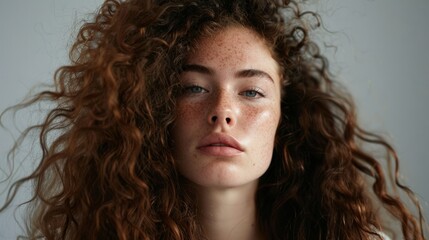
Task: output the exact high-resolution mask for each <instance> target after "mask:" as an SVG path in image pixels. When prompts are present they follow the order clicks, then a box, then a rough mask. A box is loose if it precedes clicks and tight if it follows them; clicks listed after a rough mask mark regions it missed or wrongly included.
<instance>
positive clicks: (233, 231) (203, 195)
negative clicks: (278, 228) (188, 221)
mask: <svg viewBox="0 0 429 240" xmlns="http://www.w3.org/2000/svg"><path fill="white" fill-rule="evenodd" d="M257 185H258V183H257V182H256V181H255V182H252V183H250V184H247V185H244V186H240V187H234V188H205V187H196V189H195V193H196V197H197V201H198V203H197V205H198V213H197V214H198V218H199V221H200V223H201V224H202V227H203V230H204V233H205V234H206V235H207V237H208V239H209V240H217V239H222V240H228V239H234V240H242V239H243V240H244V239H246V240H259V239H263V238H262V237H261V232H260V229H259V226H258V224H257V218H256V204H255V196H256V190H257Z"/></svg>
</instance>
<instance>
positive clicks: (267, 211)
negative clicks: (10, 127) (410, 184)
mask: <svg viewBox="0 0 429 240" xmlns="http://www.w3.org/2000/svg"><path fill="white" fill-rule="evenodd" d="M303 16H313V17H314V18H315V19H317V15H316V14H314V13H311V12H301V11H300V10H299V8H298V5H297V4H296V3H295V2H293V1H286V0H285V1H277V0H272V1H269V0H265V1H259V0H254V1H244V0H243V1H227V0H214V1H198V0H173V1H161V0H157V1H155V0H154V1H141V0H127V1H115V0H108V1H106V2H105V3H104V4H103V6H102V7H101V9H100V11H99V13H98V15H97V16H96V18H95V20H94V22H89V23H86V24H84V26H83V27H82V28H81V30H80V32H79V35H78V37H77V40H76V42H75V44H74V45H73V47H72V50H71V56H72V64H70V65H68V66H63V67H61V68H60V69H59V70H58V71H57V74H56V75H55V80H56V81H55V88H54V89H51V90H47V91H45V92H41V93H40V94H38V95H36V96H35V97H34V98H33V99H32V100H30V101H29V102H27V103H25V104H24V105H25V106H28V105H30V104H33V103H37V102H39V101H42V100H46V99H48V100H52V101H53V102H54V103H55V107H54V108H53V109H52V110H51V111H50V113H49V115H48V116H47V118H46V120H45V121H44V123H43V124H41V125H38V126H35V127H33V128H31V129H36V130H39V131H40V141H41V146H42V151H43V155H42V159H41V161H40V164H39V165H38V167H37V168H36V169H35V171H34V172H33V173H32V174H31V175H30V176H28V177H26V178H24V179H22V180H20V181H18V182H17V183H16V184H15V185H14V186H13V188H18V187H19V186H20V184H21V183H23V182H27V181H32V182H34V186H35V189H34V190H35V192H34V197H33V199H32V200H31V201H30V203H29V204H31V206H32V209H34V210H33V212H32V213H31V214H30V215H31V216H32V217H31V222H29V232H28V236H29V238H30V239H36V238H44V239H210V240H213V239H234V240H240V239H246V240H247V239H383V238H385V237H384V236H385V235H384V233H388V234H391V235H392V236H393V237H396V238H399V239H425V237H424V234H423V232H424V230H423V223H424V222H423V219H422V217H421V216H420V217H414V216H413V215H412V214H411V213H410V211H409V210H408V209H407V207H406V204H405V203H404V202H403V200H401V198H399V196H397V195H395V194H393V193H394V192H395V191H396V190H402V191H403V192H405V193H407V194H409V196H411V199H413V198H412V197H413V194H412V192H411V191H410V190H409V189H408V188H406V187H404V186H402V185H400V184H399V183H398V181H397V179H396V177H393V179H389V178H387V177H385V176H386V175H389V174H391V175H392V176H396V175H397V172H395V173H393V174H392V173H386V172H385V171H384V170H383V168H382V162H381V161H382V159H376V158H375V157H373V156H372V155H371V154H370V153H367V152H366V151H365V150H364V146H365V145H366V144H376V145H380V146H381V147H384V148H386V149H387V150H388V152H389V154H390V155H389V156H388V157H387V161H389V159H390V156H393V157H394V160H395V164H397V159H396V158H395V156H396V155H395V152H394V150H393V149H392V148H391V147H390V145H389V144H388V143H386V142H385V141H384V140H382V139H381V138H380V137H378V136H376V135H374V134H371V133H369V132H366V131H364V130H363V129H362V128H361V127H360V126H359V125H358V124H357V122H356V116H355V112H354V107H353V104H352V101H351V100H350V99H349V98H348V97H347V95H345V94H343V93H341V92H340V91H339V90H338V89H337V88H336V86H335V82H334V81H333V80H332V78H331V76H330V75H329V73H328V69H327V67H326V66H327V61H326V59H325V58H324V57H323V56H321V55H320V54H319V51H318V48H317V45H316V44H315V43H313V42H312V41H311V40H310V39H309V37H308V31H309V29H308V27H307V23H306V22H305V21H304V20H303V19H304V17H303ZM59 132H60V134H58V133H59ZM52 139H53V140H52ZM12 192H13V191H12ZM12 198H13V194H12V195H11V196H10V198H9V200H11V199H12ZM415 204H416V206H417V208H418V209H420V208H419V206H418V204H417V202H415ZM7 205H8V203H6V205H5V207H7ZM392 224H393V225H392ZM395 224H396V225H395ZM392 226H399V227H398V229H392V228H395V227H392Z"/></svg>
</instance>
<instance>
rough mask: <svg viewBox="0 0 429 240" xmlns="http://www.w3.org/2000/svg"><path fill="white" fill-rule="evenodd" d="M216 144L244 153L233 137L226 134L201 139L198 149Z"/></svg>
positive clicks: (215, 134)
mask: <svg viewBox="0 0 429 240" xmlns="http://www.w3.org/2000/svg"><path fill="white" fill-rule="evenodd" d="M214 144H223V145H226V146H228V147H232V148H235V149H237V150H240V151H243V147H242V146H241V144H240V143H239V142H238V141H237V140H236V139H235V138H234V137H232V136H230V135H228V134H225V133H212V134H209V135H207V136H206V137H204V138H203V139H201V141H200V142H199V144H198V148H201V147H208V146H211V145H214Z"/></svg>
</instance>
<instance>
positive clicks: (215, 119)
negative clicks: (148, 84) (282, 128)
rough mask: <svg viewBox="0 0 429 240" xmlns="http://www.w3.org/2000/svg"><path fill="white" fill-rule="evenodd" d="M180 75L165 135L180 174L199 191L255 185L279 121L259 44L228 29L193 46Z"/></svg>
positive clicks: (269, 61) (271, 67)
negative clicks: (172, 116)
mask: <svg viewBox="0 0 429 240" xmlns="http://www.w3.org/2000/svg"><path fill="white" fill-rule="evenodd" d="M183 70H184V71H183V72H182V73H181V75H180V81H181V84H182V86H183V91H182V93H181V95H180V96H179V98H178V99H177V120H176V122H175V125H174V127H173V131H172V133H173V140H174V152H173V153H174V157H175V159H176V162H177V166H178V169H179V172H180V173H181V174H182V175H183V176H184V177H185V178H187V179H188V180H190V181H191V182H193V183H195V184H197V185H200V186H203V187H236V186H240V185H245V184H248V183H252V182H253V183H254V182H256V181H257V180H258V179H259V177H260V176H261V175H262V174H264V173H265V171H266V170H267V168H268V166H269V165H270V162H271V158H272V153H273V148H274V137H275V133H276V130H277V126H278V124H279V119H280V76H279V66H278V64H277V62H276V61H275V60H274V59H273V58H272V56H271V53H270V51H269V49H268V47H267V46H266V44H265V42H264V41H263V40H262V39H261V38H260V37H259V36H258V35H257V34H255V33H254V32H253V31H251V30H249V29H247V28H243V27H228V28H226V29H224V30H221V31H220V32H219V33H217V34H215V35H214V36H212V37H210V38H203V39H202V40H201V41H199V43H198V44H197V46H196V51H195V52H194V53H193V54H191V55H190V56H189V58H188V59H187V62H186V65H185V66H184V67H183Z"/></svg>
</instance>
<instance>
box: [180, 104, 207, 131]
mask: <svg viewBox="0 0 429 240" xmlns="http://www.w3.org/2000/svg"><path fill="white" fill-rule="evenodd" d="M203 111H204V106H203V104H195V103H192V104H191V103H184V102H180V101H179V102H178V103H177V105H176V113H177V117H176V122H175V128H176V129H183V128H186V127H192V124H189V123H191V122H196V121H199V119H200V118H202V116H203Z"/></svg>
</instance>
